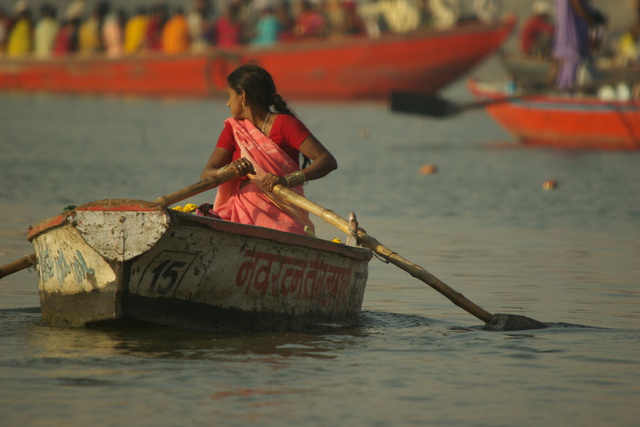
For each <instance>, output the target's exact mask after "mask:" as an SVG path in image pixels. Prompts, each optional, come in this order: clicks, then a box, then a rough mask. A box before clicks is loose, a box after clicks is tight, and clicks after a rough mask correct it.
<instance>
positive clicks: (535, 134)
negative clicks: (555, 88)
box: [468, 80, 640, 150]
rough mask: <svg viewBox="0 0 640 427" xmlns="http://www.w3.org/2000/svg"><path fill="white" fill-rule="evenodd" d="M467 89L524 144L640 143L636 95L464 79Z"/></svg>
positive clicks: (621, 146)
mask: <svg viewBox="0 0 640 427" xmlns="http://www.w3.org/2000/svg"><path fill="white" fill-rule="evenodd" d="M468 87H469V90H470V91H471V93H472V94H473V95H474V96H475V97H476V98H477V99H479V100H480V103H482V104H484V107H485V109H486V111H487V113H489V115H490V116H492V117H493V118H494V119H495V120H496V121H497V122H498V123H499V124H500V125H501V126H502V127H503V128H504V129H505V130H507V131H508V132H510V133H512V134H513V135H515V136H517V137H518V138H519V139H520V141H521V142H522V143H524V144H527V145H540V146H549V147H556V148H570V149H600V150H638V149H640V100H630V101H604V100H601V99H599V98H597V97H595V96H569V95H559V94H549V95H547V94H538V95H522V96H520V95H518V93H517V92H516V93H515V94H507V93H506V92H505V91H504V90H499V89H497V88H496V86H495V85H489V84H481V83H479V82H477V81H476V80H469V82H468Z"/></svg>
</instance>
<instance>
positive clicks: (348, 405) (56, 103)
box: [0, 94, 640, 426]
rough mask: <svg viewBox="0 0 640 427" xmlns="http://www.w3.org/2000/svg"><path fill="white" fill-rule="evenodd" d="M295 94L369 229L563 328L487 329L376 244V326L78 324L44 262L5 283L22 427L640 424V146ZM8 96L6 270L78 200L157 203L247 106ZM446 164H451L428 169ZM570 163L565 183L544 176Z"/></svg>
mask: <svg viewBox="0 0 640 427" xmlns="http://www.w3.org/2000/svg"><path fill="white" fill-rule="evenodd" d="M293 106H294V108H295V109H296V110H297V112H298V113H299V115H300V116H301V118H302V119H303V120H304V121H305V122H306V123H307V125H308V126H309V127H310V128H311V130H312V131H313V132H314V133H315V134H316V135H317V136H318V138H319V139H320V140H321V141H322V142H323V143H324V144H325V145H326V146H327V147H328V148H329V149H330V150H331V151H332V152H333V153H334V154H335V155H336V157H337V158H338V160H339V163H340V168H339V169H338V170H337V171H336V172H334V173H332V174H331V175H329V176H328V177H326V178H325V179H323V180H321V181H316V182H312V183H310V184H309V185H308V186H307V195H308V197H309V198H311V199H313V200H314V201H316V202H317V203H319V204H321V205H323V206H325V207H327V208H330V209H332V210H334V211H335V212H337V213H339V214H341V215H343V216H346V215H348V213H349V212H350V211H354V212H356V213H357V214H358V217H359V219H360V225H361V226H362V227H363V228H365V229H366V230H367V231H368V232H369V234H371V235H372V236H374V237H376V238H378V239H379V240H380V241H381V242H382V243H384V244H386V245H387V246H389V247H390V248H392V249H393V250H395V251H396V252H398V253H400V254H401V255H403V256H404V257H406V258H407V259H409V260H411V261H413V262H415V263H416V264H419V265H421V266H423V267H424V268H426V269H427V270H429V271H430V272H431V273H433V274H434V275H436V276H437V277H439V278H440V279H442V280H443V281H445V282H446V283H447V284H449V285H450V286H451V287H453V288H454V289H456V290H457V291H459V292H461V293H463V294H464V295H465V296H466V297H468V298H469V299H471V300H472V301H474V302H475V303H477V304H478V305H480V306H481V307H483V308H485V309H486V310H488V311H490V312H492V313H496V312H497V313H512V314H522V315H525V316H529V317H532V318H534V319H537V320H541V321H543V322H547V323H550V324H551V327H550V328H548V329H544V330H534V331H521V332H487V331H483V330H482V329H481V327H482V322H481V321H479V320H478V319H476V318H475V317H473V316H471V315H470V314H468V313H466V312H465V311H463V310H462V309H460V308H458V307H457V306H454V305H453V304H451V303H450V302H449V301H448V300H447V299H445V298H444V297H443V296H441V295H440V294H438V293H437V292H435V291H434V290H432V289H431V288H429V287H428V286H427V285H425V284H423V283H422V282H420V281H418V280H417V279H414V278H412V277H411V276H409V275H408V274H407V273H405V272H403V271H401V270H399V269H397V268H396V267H394V266H392V265H388V264H385V263H383V262H381V261H379V260H377V259H373V260H372V261H371V265H370V274H369V282H368V285H367V291H366V294H365V301H364V306H363V314H362V324H361V325H360V326H359V327H357V328H352V329H346V330H330V331H326V332H323V333H317V334H240V335H238V334H212V333H202V332H194V331H177V330H168V329H164V328H154V327H146V326H145V327H143V326H140V325H129V326H127V327H110V328H102V329H59V328H51V327H45V326H41V325H40V324H39V320H40V313H39V301H38V293H37V277H36V274H35V273H34V272H31V271H21V272H19V273H16V274H13V275H11V276H8V277H5V278H3V279H2V280H1V281H0V283H1V288H0V342H1V343H2V345H0V381H1V382H2V387H0V419H2V420H3V421H2V424H3V425H7V426H87V425H96V426H119V425H140V426H157V425H175V426H178V425H180V426H182V425H202V426H205V425H206V426H209V425H230V426H233V425H246V424H259V425H273V426H276V425H277V426H280V425H309V426H321V425H322V426H324V425H370V426H388V425H433V426H515V425H518V426H551V425H552V426H565V425H566V426H578V425H579V426H603V425H610V426H613V425H615V426H635V425H637V423H638V419H640V409H638V406H637V402H638V398H639V397H640V356H639V352H640V314H639V310H638V307H639V306H640V305H639V303H640V301H639V298H638V294H639V292H640V287H639V280H638V277H640V261H639V260H640V243H639V242H640V239H639V238H640V197H639V193H638V183H640V153H611V152H588V151H584V152H581V151H573V152H566V151H558V150H545V149H527V148H523V147H521V146H519V145H518V144H517V143H516V142H515V141H513V140H512V139H511V137H510V136H509V135H507V134H506V133H504V132H503V131H502V130H501V129H500V128H498V127H497V125H495V124H494V123H493V122H492V121H491V120H490V119H489V118H488V117H487V116H486V115H485V114H484V113H483V112H481V111H471V112H468V113H465V114H464V115H461V116H457V117H452V118H448V119H432V118H425V117H418V116H412V115H403V114H394V113H392V112H389V111H388V110H387V108H386V106H384V105H378V104H366V103H353V104H337V103H331V104H310V103H293ZM0 113H1V114H2V127H1V129H2V132H0V150H1V151H0V153H1V154H0V182H2V185H0V218H1V219H2V221H0V265H4V264H7V263H9V262H11V261H13V260H15V259H17V258H19V257H21V256H22V255H25V254H28V253H31V252H33V247H32V246H31V245H30V243H29V242H27V241H26V230H27V227H28V226H29V225H31V224H34V223H36V222H38V221H41V220H44V219H46V218H48V217H51V216H53V215H55V214H57V213H58V212H60V211H61V210H62V208H63V207H65V206H66V205H68V204H82V203H86V202H89V201H92V200H99V199H104V198H138V199H145V200H152V199H155V198H156V197H158V196H161V195H164V194H168V193H171V192H173V191H175V190H178V189H180V188H183V187H186V186H188V185H190V184H192V183H194V182H196V181H197V179H198V176H199V173H200V170H201V168H202V166H203V164H204V161H205V160H206V158H207V157H208V155H209V154H210V151H211V149H212V147H213V144H214V143H215V140H216V137H217V134H218V133H219V131H220V129H221V124H222V121H223V120H224V118H226V116H227V114H228V110H227V108H226V107H225V105H224V101H223V100H199V101H198V100H196V101H193V100H192V101H184V100H183V101H176V100H174V101H170V100H141V99H121V98H117V99H110V98H92V97H61V96H47V95H38V96H29V95H23V94H2V95H0ZM425 164H433V165H437V167H438V173H436V174H432V175H422V174H420V168H421V167H422V166H423V165H425ZM548 180H556V181H557V182H558V184H559V185H558V187H557V188H556V189H555V190H553V191H544V190H543V189H542V184H543V183H544V182H545V181H548ZM212 198H213V194H203V195H200V196H197V197H196V198H194V199H193V201H194V202H200V201H205V200H210V199H212ZM316 223H318V221H316ZM318 228H319V232H320V233H319V234H320V235H321V236H322V237H324V238H333V237H343V236H342V235H341V233H340V232H338V231H335V230H333V229H332V228H331V227H330V226H329V225H327V224H318Z"/></svg>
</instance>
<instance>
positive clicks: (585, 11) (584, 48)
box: [553, 0, 602, 90]
mask: <svg viewBox="0 0 640 427" xmlns="http://www.w3.org/2000/svg"><path fill="white" fill-rule="evenodd" d="M599 17H600V19H598V18H599ZM601 18H602V15H601V14H599V13H596V12H595V10H594V9H593V8H592V7H591V5H590V4H589V0H556V16H555V20H556V29H555V33H554V43H553V57H554V58H555V59H556V60H557V61H558V70H557V72H556V79H555V87H556V89H558V90H572V89H574V88H575V86H576V80H577V75H578V69H579V67H580V65H581V64H582V63H583V62H584V61H585V60H587V59H588V58H589V56H590V51H591V43H590V34H589V30H590V28H591V27H595V26H596V25H598V24H602V22H598V21H600V20H601Z"/></svg>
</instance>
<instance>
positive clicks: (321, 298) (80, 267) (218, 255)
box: [28, 199, 372, 330]
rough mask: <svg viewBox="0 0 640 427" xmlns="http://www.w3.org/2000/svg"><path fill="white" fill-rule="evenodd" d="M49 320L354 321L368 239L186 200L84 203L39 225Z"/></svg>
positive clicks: (206, 326)
mask: <svg viewBox="0 0 640 427" xmlns="http://www.w3.org/2000/svg"><path fill="white" fill-rule="evenodd" d="M28 238H29V240H30V241H31V242H32V243H33V244H34V246H35V250H36V254H37V259H38V263H37V271H38V283H39V292H40V302H41V309H42V322H43V323H44V324H49V325H62V326H83V325H88V324H92V323H96V322H105V321H113V320H133V321H141V322H148V323H152V324H158V325H166V326H170V327H178V328H194V329H202V330H219V329H224V330H247V329H249V330H303V329H308V328H313V327H315V326H318V325H324V324H330V325H338V326H342V325H349V324H355V323H357V322H358V318H359V314H360V311H361V307H362V300H363V297H364V290H365V285H366V281H367V274H368V263H369V260H370V259H371V255H372V254H371V251H370V250H367V249H363V248H356V247H350V246H345V245H341V244H337V243H333V242H329V241H325V240H321V239H317V238H312V237H306V236H299V235H294V234H290V233H284V232H280V231H276V230H271V229H266V228H262V227H255V226H249V225H242V224H237V223H231V222H228V221H222V220H217V219H212V218H205V217H201V216H197V215H194V214H187V213H183V212H178V211H175V210H172V209H168V208H165V207H163V206H162V205H160V204H157V203H154V202H145V201H139V200H126V199H112V200H103V201H97V202H92V203H88V204H86V205H82V206H80V207H77V208H75V209H74V210H71V211H67V212H63V213H62V214H60V215H57V216H55V217H53V218H50V219H48V220H45V221H43V222H41V223H39V224H36V225H34V226H32V227H31V228H30V230H29V234H28Z"/></svg>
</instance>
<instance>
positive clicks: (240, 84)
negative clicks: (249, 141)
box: [227, 61, 295, 116]
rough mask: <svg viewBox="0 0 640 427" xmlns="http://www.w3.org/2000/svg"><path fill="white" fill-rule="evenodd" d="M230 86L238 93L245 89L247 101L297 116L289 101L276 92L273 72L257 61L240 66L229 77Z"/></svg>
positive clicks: (267, 108) (266, 108)
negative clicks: (288, 104) (288, 103)
mask: <svg viewBox="0 0 640 427" xmlns="http://www.w3.org/2000/svg"><path fill="white" fill-rule="evenodd" d="M227 83H228V84H229V87H230V88H231V89H233V90H234V91H235V92H236V93H238V94H240V93H241V92H242V91H244V93H245V96H246V97H247V98H246V99H247V103H248V104H253V105H255V106H257V107H260V108H264V109H265V110H269V109H270V108H271V106H272V105H273V108H274V109H275V110H276V111H277V112H278V113H282V114H288V115H290V116H295V114H294V112H293V111H292V110H291V109H290V108H289V107H288V106H287V103H286V101H285V100H284V99H282V97H281V96H280V95H279V94H278V93H277V92H276V84H275V83H274V82H273V78H272V77H271V74H269V72H268V71H267V70H265V69H264V68H262V67H261V66H260V65H258V63H257V62H256V61H251V62H247V63H246V64H244V65H241V66H239V67H238V68H236V69H235V70H233V72H232V73H231V74H229V76H228V77H227Z"/></svg>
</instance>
